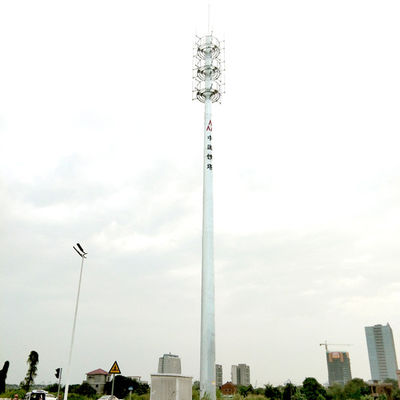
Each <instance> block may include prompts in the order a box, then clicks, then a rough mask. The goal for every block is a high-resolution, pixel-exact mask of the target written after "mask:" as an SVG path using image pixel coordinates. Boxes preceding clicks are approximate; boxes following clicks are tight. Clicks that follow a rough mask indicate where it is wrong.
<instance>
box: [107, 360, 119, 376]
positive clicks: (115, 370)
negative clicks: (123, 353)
mask: <svg viewBox="0 0 400 400" xmlns="http://www.w3.org/2000/svg"><path fill="white" fill-rule="evenodd" d="M108 373H109V374H120V373H121V370H120V369H119V367H118V364H117V362H116V361H114V364H113V365H112V367H111V369H110V370H109V371H108Z"/></svg>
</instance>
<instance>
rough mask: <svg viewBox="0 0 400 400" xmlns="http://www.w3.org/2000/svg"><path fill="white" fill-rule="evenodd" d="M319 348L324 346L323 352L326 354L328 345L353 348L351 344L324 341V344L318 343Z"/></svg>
mask: <svg viewBox="0 0 400 400" xmlns="http://www.w3.org/2000/svg"><path fill="white" fill-rule="evenodd" d="M319 345H320V346H325V351H326V352H327V353H328V345H329V346H353V345H352V344H348V343H339V344H338V343H328V342H327V341H326V340H325V342H324V343H320V344H319Z"/></svg>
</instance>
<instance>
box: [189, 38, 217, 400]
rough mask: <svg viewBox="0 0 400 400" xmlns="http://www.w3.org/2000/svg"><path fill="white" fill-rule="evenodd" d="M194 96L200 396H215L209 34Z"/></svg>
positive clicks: (212, 45)
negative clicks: (200, 136)
mask: <svg viewBox="0 0 400 400" xmlns="http://www.w3.org/2000/svg"><path fill="white" fill-rule="evenodd" d="M194 50H195V55H194V68H193V99H197V100H199V101H200V102H202V103H204V149H203V237H202V285H201V346H200V347H201V348H200V396H201V398H204V397H206V398H208V399H209V400H215V398H216V393H215V289H214V228H213V225H214V223H213V179H212V175H213V157H214V155H213V124H212V116H211V104H212V103H215V102H217V101H220V99H221V94H222V88H223V87H224V85H223V83H222V79H221V77H222V72H223V68H222V65H223V62H222V61H221V45H220V42H219V41H218V39H217V38H216V37H215V36H213V35H212V34H208V35H206V36H203V37H200V38H198V39H197V41H196V43H195V47H194Z"/></svg>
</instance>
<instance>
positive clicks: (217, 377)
mask: <svg viewBox="0 0 400 400" xmlns="http://www.w3.org/2000/svg"><path fill="white" fill-rule="evenodd" d="M222 379H223V377H222V365H220V364H215V384H216V386H217V387H218V388H220V387H221V386H222Z"/></svg>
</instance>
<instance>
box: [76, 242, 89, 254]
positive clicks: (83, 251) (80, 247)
mask: <svg viewBox="0 0 400 400" xmlns="http://www.w3.org/2000/svg"><path fill="white" fill-rule="evenodd" d="M76 245H77V246H78V248H79V250H80V251H81V252H82V254H87V253H86V251H85V250H83V249H82V246H81V245H80V244H79V243H77V244H76Z"/></svg>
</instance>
